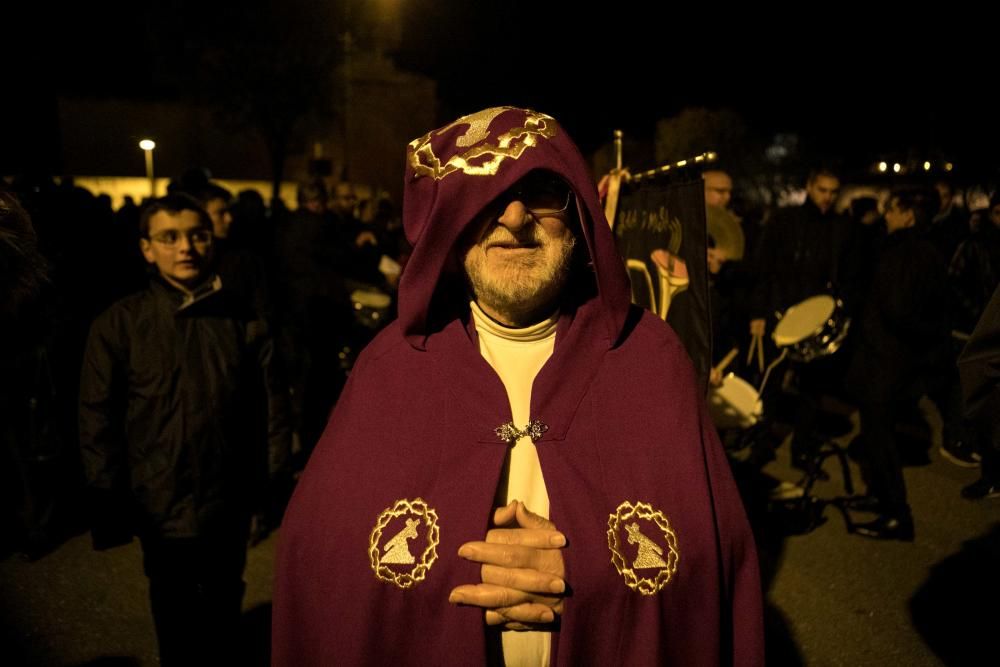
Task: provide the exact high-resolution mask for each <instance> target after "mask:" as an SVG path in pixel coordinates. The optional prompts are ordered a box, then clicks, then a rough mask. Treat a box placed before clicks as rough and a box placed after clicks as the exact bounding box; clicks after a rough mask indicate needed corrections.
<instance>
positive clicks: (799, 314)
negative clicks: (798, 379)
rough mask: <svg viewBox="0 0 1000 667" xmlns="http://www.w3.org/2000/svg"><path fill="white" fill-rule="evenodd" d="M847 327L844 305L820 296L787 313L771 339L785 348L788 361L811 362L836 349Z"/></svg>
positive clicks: (848, 319)
mask: <svg viewBox="0 0 1000 667" xmlns="http://www.w3.org/2000/svg"><path fill="white" fill-rule="evenodd" d="M850 326H851V318H850V317H848V316H847V314H846V313H845V312H844V304H843V302H841V301H840V300H839V299H834V298H833V297H832V296H827V295H825V294H822V295H819V296H813V297H809V298H808V299H806V300H805V301H800V302H799V303H797V304H795V305H794V306H792V307H791V308H789V309H788V310H786V311H785V314H784V315H782V317H781V320H780V321H779V322H778V325H777V326H776V327H775V328H774V333H773V334H771V337H772V338H773V339H774V344H775V345H777V346H778V347H787V348H788V356H789V357H790V358H792V359H794V360H796V361H812V360H813V359H815V358H817V357H824V356H827V355H830V354H833V353H834V352H836V351H837V350H839V349H840V346H841V344H842V343H843V342H844V338H845V337H846V336H847V330H848V328H849V327H850Z"/></svg>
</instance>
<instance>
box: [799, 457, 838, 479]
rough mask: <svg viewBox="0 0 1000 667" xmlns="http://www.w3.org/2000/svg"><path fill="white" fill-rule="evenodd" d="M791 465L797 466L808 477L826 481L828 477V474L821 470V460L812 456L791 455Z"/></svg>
mask: <svg viewBox="0 0 1000 667" xmlns="http://www.w3.org/2000/svg"><path fill="white" fill-rule="evenodd" d="M792 467H793V468H798V469H799V470H801V471H802V472H804V473H805V474H806V475H808V476H809V477H812V478H813V479H815V480H817V481H820V482H826V481H828V480H829V479H830V474H829V473H828V472H827V471H825V470H823V464H822V462H821V461H820V460H819V459H818V458H816V457H813V456H805V455H793V456H792Z"/></svg>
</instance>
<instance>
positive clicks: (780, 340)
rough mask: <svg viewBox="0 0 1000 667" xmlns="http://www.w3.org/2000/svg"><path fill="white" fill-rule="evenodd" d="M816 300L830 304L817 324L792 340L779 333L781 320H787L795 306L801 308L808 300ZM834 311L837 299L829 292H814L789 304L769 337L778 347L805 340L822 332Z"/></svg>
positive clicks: (796, 343) (835, 310)
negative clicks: (828, 310)
mask: <svg viewBox="0 0 1000 667" xmlns="http://www.w3.org/2000/svg"><path fill="white" fill-rule="evenodd" d="M816 300H822V301H824V302H829V305H830V312H828V313H827V314H826V316H825V317H823V319H822V320H820V322H819V324H818V325H817V326H816V327H815V328H814V329H812V330H811V331H809V332H808V333H805V334H803V335H802V336H800V337H799V338H797V339H794V340H793V339H791V338H788V337H786V336H782V335H781V334H780V332H779V330H780V329H781V324H782V323H783V322H787V321H788V316H789V315H790V314H791V313H792V312H793V311H794V310H795V309H796V308H801V307H802V306H804V305H805V304H807V303H809V302H810V301H816ZM836 312H837V299H835V298H834V297H832V296H830V295H829V294H815V295H813V296H811V297H808V298H806V299H803V300H802V301H799V302H798V303H795V304H793V305H791V306H789V307H788V308H787V309H786V310H785V314H784V315H782V316H781V319H780V320H778V323H777V325H775V327H774V331H773V332H771V339H772V340H773V341H774V344H775V345H777V346H778V347H788V346H790V345H798V344H799V343H801V342H802V341H804V340H807V339H808V338H809V337H811V336H815V335H816V334H818V333H820V332H822V331H823V328H824V327H826V323H827V322H828V321H829V320H830V318H831V317H833V315H834V313H836ZM785 341H787V342H785Z"/></svg>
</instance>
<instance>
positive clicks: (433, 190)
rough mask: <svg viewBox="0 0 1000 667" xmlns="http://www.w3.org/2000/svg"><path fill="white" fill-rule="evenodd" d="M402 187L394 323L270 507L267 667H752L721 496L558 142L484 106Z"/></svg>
mask: <svg viewBox="0 0 1000 667" xmlns="http://www.w3.org/2000/svg"><path fill="white" fill-rule="evenodd" d="M405 188H406V190H405V201H404V212H403V222H404V226H405V229H406V234H407V236H408V238H409V240H410V242H411V243H412V244H413V246H414V250H413V255H412V257H411V259H410V261H409V264H408V265H407V267H406V270H405V272H404V274H403V277H402V281H401V284H400V288H399V319H398V320H397V321H396V322H395V323H393V324H392V325H391V326H389V327H388V328H386V329H385V330H384V331H383V332H382V333H381V334H380V335H379V336H378V337H377V338H376V339H375V341H374V342H372V343H371V344H370V345H369V346H368V348H367V349H366V350H365V351H364V353H363V354H362V355H361V357H360V358H359V360H358V363H357V365H356V366H355V368H354V371H353V372H352V374H351V378H350V381H349V382H348V384H347V387H346V388H345V390H344V393H343V395H342V396H341V398H340V401H339V403H338V404H337V407H336V409H335V410H334V412H333V414H332V416H331V418H330V422H329V424H328V426H327V429H326V432H325V433H324V435H323V437H322V439H321V440H320V442H319V444H318V446H317V448H316V450H315V452H314V453H313V455H312V459H311V460H310V462H309V465H308V467H307V469H306V471H305V473H304V474H303V476H302V479H301V481H300V482H299V486H298V489H297V490H296V493H295V496H294V498H293V499H292V502H291V505H290V507H289V509H288V513H287V515H286V518H285V522H284V524H283V526H282V534H281V542H280V546H279V551H278V565H277V575H276V583H275V596H274V624H273V633H272V634H273V661H274V664H276V665H333V664H344V665H355V664H373V665H474V664H507V665H547V664H552V665H555V664H560V665H581V664H599V665H620V664H627V665H664V664H672V665H685V666H687V665H716V664H736V665H759V664H763V631H762V612H761V591H760V580H759V576H758V572H757V560H756V553H755V549H754V545H753V539H752V537H751V534H750V529H749V526H748V524H747V521H746V517H745V514H744V511H743V507H742V505H741V502H740V498H739V495H738V494H737V491H736V486H735V485H734V483H733V480H732V476H731V474H730V471H729V468H728V465H727V462H726V459H725V456H724V453H723V451H722V448H721V447H720V446H719V443H718V441H717V439H716V435H715V431H714V429H713V428H712V425H711V423H710V422H709V421H708V419H707V417H706V413H705V409H704V404H703V400H702V397H701V396H699V395H698V392H697V389H696V386H695V379H694V372H693V370H692V366H691V363H690V361H689V359H688V357H687V355H686V354H685V352H684V349H683V347H682V346H681V344H680V341H679V340H678V339H677V336H676V335H675V334H674V333H673V331H672V330H671V329H670V328H669V327H668V326H667V325H666V324H665V323H664V322H663V321H661V320H659V319H658V318H657V317H655V316H653V315H652V314H651V313H648V312H645V311H642V310H640V309H638V308H635V307H633V306H631V305H630V303H629V286H628V282H627V277H626V274H625V270H624V267H623V264H622V260H621V259H620V258H619V256H618V254H617V252H616V250H615V244H614V240H613V238H612V235H611V232H610V230H609V228H608V224H607V222H606V220H605V218H604V215H603V213H602V209H601V205H600V203H599V201H598V196H597V191H596V188H595V187H594V184H593V181H592V179H591V177H590V174H589V173H588V170H587V167H586V164H585V162H584V160H583V158H582V157H581V155H580V153H579V151H578V149H577V148H576V146H575V145H574V144H573V143H572V141H571V140H570V139H569V137H568V136H567V135H566V134H565V132H564V131H563V130H562V128H560V127H559V126H558V124H557V123H556V122H555V120H554V119H553V118H551V117H549V116H546V115H544V114H540V113H536V112H533V111H529V110H525V109H516V108H510V107H498V108H492V109H487V110H484V111H481V112H479V113H475V114H472V115H469V116H465V117H463V118H460V119H458V120H456V121H455V122H453V123H451V124H449V125H447V126H445V127H443V128H441V129H438V130H434V131H432V132H430V133H428V134H426V135H424V136H423V137H420V138H419V139H416V140H414V141H413V142H411V143H410V145H409V147H408V150H407V172H406V184H405Z"/></svg>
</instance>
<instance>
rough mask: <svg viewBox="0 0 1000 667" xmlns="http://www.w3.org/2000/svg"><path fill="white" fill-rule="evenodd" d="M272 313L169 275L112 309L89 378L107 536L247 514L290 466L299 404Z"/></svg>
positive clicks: (88, 362)
mask: <svg viewBox="0 0 1000 667" xmlns="http://www.w3.org/2000/svg"><path fill="white" fill-rule="evenodd" d="M272 358H273V354H272V342H271V338H270V336H269V335H268V331H267V327H266V325H265V324H264V322H263V321H262V320H260V319H258V318H257V317H256V316H255V314H254V312H253V311H252V309H250V308H249V307H247V306H245V305H244V302H243V301H242V300H240V299H238V298H236V297H235V296H234V295H232V294H231V293H229V292H227V291H226V290H219V289H215V290H210V291H208V292H207V293H206V294H204V295H203V296H201V297H198V298H195V299H194V300H190V299H187V300H186V299H185V297H184V295H183V294H182V293H181V292H179V291H178V290H176V289H174V288H173V287H171V286H170V285H168V284H167V283H165V282H164V281H162V280H160V279H153V280H152V281H151V283H150V286H149V287H148V288H147V289H145V290H143V291H142V292H139V293H138V294H135V295H133V296H130V297H127V298H125V299H123V300H121V301H119V302H117V303H116V304H114V305H113V306H112V307H111V308H109V309H108V310H107V311H105V312H104V313H103V314H102V315H100V316H99V317H98V318H97V319H96V320H95V321H94V323H93V325H92V327H91V330H90V336H89V338H88V340H87V348H86V354H85V358H84V365H83V372H82V374H81V381H80V443H81V448H82V456H83V464H84V470H85V473H86V477H87V483H88V486H89V487H90V489H91V491H92V497H93V499H94V502H95V505H96V507H95V510H96V511H95V516H94V526H93V528H94V530H93V533H94V542H95V546H97V547H98V548H102V547H108V546H114V545H115V544H119V543H122V542H127V541H129V540H130V539H131V536H132V535H133V534H139V535H156V536H159V537H195V536H199V535H203V534H205V533H206V532H209V531H211V530H212V529H213V527H214V526H215V525H216V523H217V522H219V521H225V520H228V519H234V518H236V519H240V518H245V517H247V516H248V515H249V513H250V512H251V511H252V510H253V509H254V507H253V505H254V503H255V502H256V501H257V500H258V499H260V494H261V493H262V491H263V489H264V486H265V484H266V482H267V479H268V474H269V473H271V474H272V475H273V474H276V473H277V472H279V471H280V470H282V469H283V466H284V462H285V460H286V459H287V453H288V447H287V446H288V443H289V434H290V431H289V423H288V414H287V409H286V407H285V396H284V394H283V393H282V392H281V390H280V388H281V383H280V381H279V378H278V377H277V374H276V372H275V368H274V364H273V362H272Z"/></svg>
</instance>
